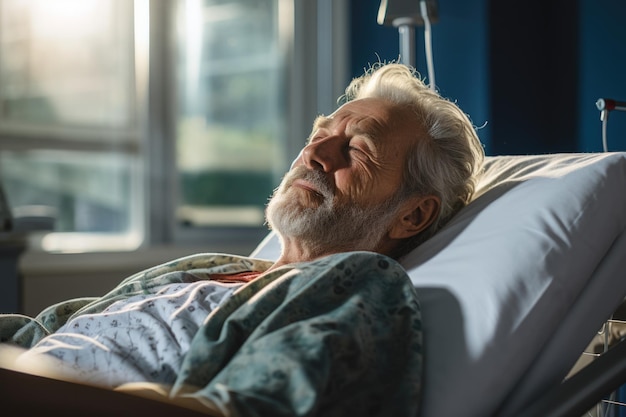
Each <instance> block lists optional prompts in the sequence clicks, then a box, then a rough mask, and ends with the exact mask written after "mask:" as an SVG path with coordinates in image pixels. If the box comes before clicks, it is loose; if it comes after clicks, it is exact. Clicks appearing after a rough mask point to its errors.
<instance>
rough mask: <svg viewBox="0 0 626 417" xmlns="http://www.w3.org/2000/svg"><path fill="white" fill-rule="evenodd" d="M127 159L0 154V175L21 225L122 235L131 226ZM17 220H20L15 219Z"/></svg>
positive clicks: (50, 153)
mask: <svg viewBox="0 0 626 417" xmlns="http://www.w3.org/2000/svg"><path fill="white" fill-rule="evenodd" d="M131 167H135V168H136V167H137V163H136V161H133V160H132V158H131V157H128V156H123V155H119V154H93V153H81V152H68V151H64V152H60V151H41V150H40V151H26V152H6V151H5V152H2V154H1V157H0V178H2V182H3V185H4V188H5V190H6V193H7V198H8V200H9V204H10V206H11V208H12V213H13V216H14V217H15V218H17V219H18V222H19V221H20V219H21V221H22V222H24V221H26V220H28V219H30V221H31V222H36V223H31V225H30V226H29V225H28V224H24V223H22V225H21V226H22V227H36V228H41V227H43V228H45V229H49V230H50V231H54V232H99V233H124V232H128V231H129V230H130V229H131V228H132V226H133V218H134V217H133V213H132V210H133V208H132V207H131V201H133V200H136V199H137V198H136V192H137V190H136V189H135V187H134V184H133V181H132V180H131V179H132V178H133V176H134V174H135V173H133V172H131V171H132V168H131ZM18 224H19V223H18Z"/></svg>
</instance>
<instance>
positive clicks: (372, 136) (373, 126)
mask: <svg viewBox="0 0 626 417" xmlns="http://www.w3.org/2000/svg"><path fill="white" fill-rule="evenodd" d="M332 121H333V118H332V117H328V116H317V117H316V118H315V121H314V122H313V132H315V130H317V129H320V128H321V129H325V128H328V126H330V124H331V123H332ZM363 124H365V125H366V126H365V128H364V127H363V126H362V125H363ZM351 130H352V133H353V134H354V135H359V136H365V137H366V138H367V139H369V140H371V141H372V142H376V139H377V138H379V137H380V136H381V135H382V133H383V128H382V126H380V125H379V124H378V122H376V121H375V120H374V119H368V120H367V121H365V122H361V123H360V124H356V125H352V127H351Z"/></svg>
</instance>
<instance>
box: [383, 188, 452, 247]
mask: <svg viewBox="0 0 626 417" xmlns="http://www.w3.org/2000/svg"><path fill="white" fill-rule="evenodd" d="M440 207H441V200H440V199H439V197H436V196H434V195H429V196H419V197H418V196H414V197H410V198H409V199H407V200H406V201H404V202H403V203H402V204H401V208H400V210H399V212H398V216H397V217H396V219H395V220H394V222H393V223H392V225H391V228H390V230H389V237H390V238H391V239H406V238H409V237H412V236H415V235H416V234H418V233H420V232H422V231H423V230H425V229H426V228H427V227H428V226H430V225H431V224H432V223H433V222H434V221H435V219H436V218H437V216H438V215H439V210H440Z"/></svg>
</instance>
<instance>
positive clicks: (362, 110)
mask: <svg viewBox="0 0 626 417" xmlns="http://www.w3.org/2000/svg"><path fill="white" fill-rule="evenodd" d="M395 107H396V106H395V105H394V104H392V103H390V102H387V101H384V100H382V99H374V98H366V99H359V100H354V101H350V102H348V103H346V104H344V105H343V106H341V107H340V108H339V109H337V110H336V111H335V112H334V113H332V114H331V115H329V116H319V117H317V119H315V122H314V126H315V127H316V128H325V127H329V126H331V125H333V124H337V123H340V122H342V121H343V120H345V119H346V118H349V119H351V121H353V122H354V125H356V126H358V127H359V128H361V129H365V130H370V129H371V130H374V131H377V130H381V129H383V128H385V127H389V124H390V122H392V118H393V112H394V110H395Z"/></svg>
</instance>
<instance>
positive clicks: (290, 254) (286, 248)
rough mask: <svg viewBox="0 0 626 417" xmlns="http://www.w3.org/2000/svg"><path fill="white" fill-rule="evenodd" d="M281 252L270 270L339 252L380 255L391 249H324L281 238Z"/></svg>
mask: <svg viewBox="0 0 626 417" xmlns="http://www.w3.org/2000/svg"><path fill="white" fill-rule="evenodd" d="M281 243H282V252H281V254H280V257H279V258H278V260H276V262H275V263H274V265H272V267H271V268H270V269H275V268H278V267H280V266H283V265H288V264H294V263H299V262H308V261H313V260H315V259H319V258H322V257H324V256H328V255H332V254H335V253H340V252H350V251H357V250H367V251H372V252H378V253H382V254H387V253H390V252H389V250H390V249H392V245H389V243H390V242H388V244H387V245H384V244H382V243H381V244H379V245H378V247H377V248H375V249H372V248H361V247H356V246H355V247H350V248H338V247H334V246H330V245H328V246H324V247H321V246H320V247H314V246H310V245H307V244H303V243H302V242H301V241H299V240H296V239H290V238H288V237H284V238H282V241H281Z"/></svg>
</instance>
